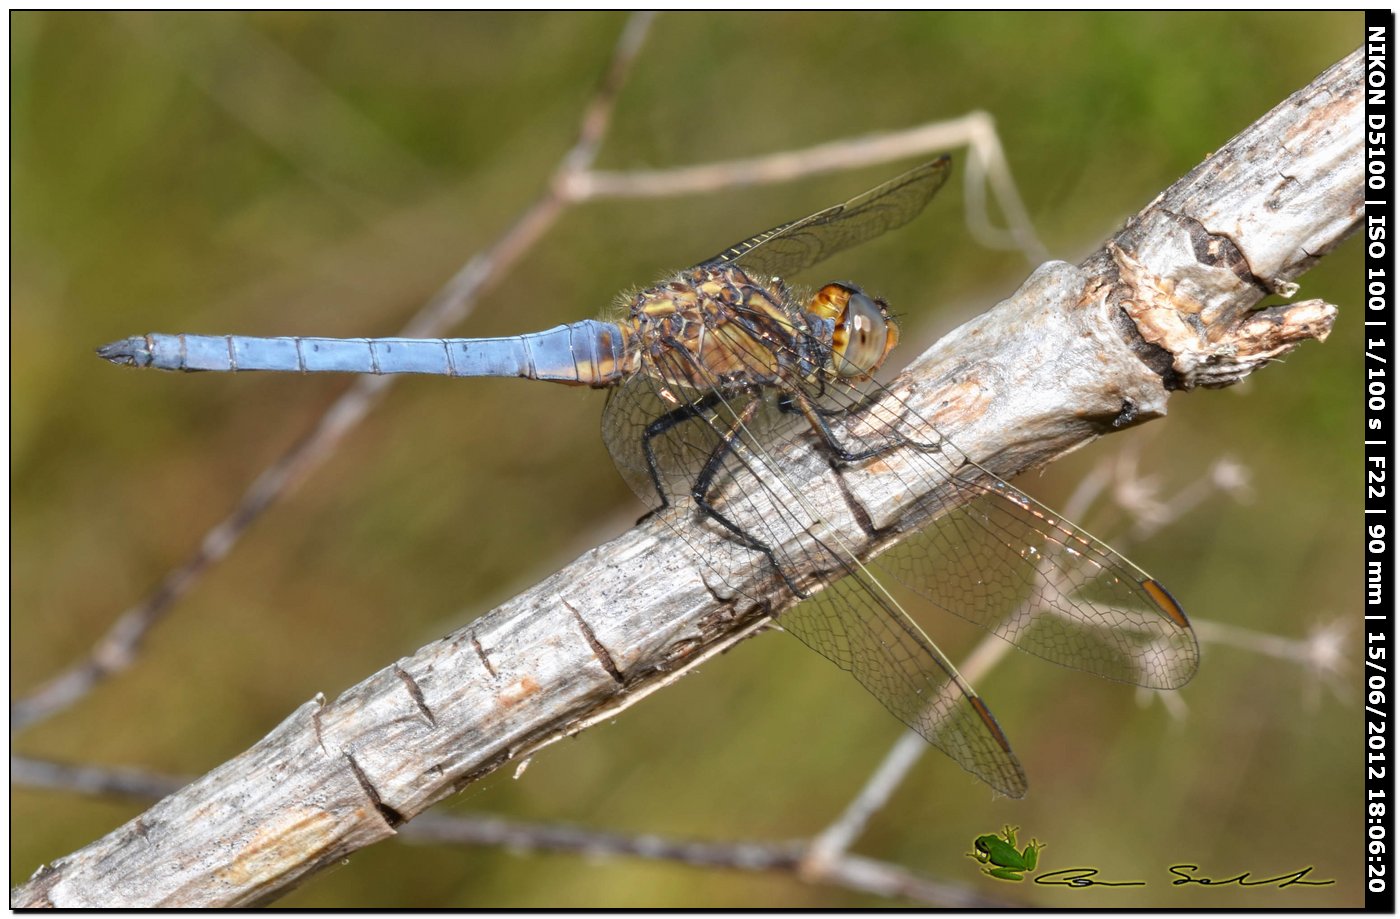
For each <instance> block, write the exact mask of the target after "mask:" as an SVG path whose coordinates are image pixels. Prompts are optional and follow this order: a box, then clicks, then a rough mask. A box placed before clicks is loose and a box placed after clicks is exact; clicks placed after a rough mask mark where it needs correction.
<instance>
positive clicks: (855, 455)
mask: <svg viewBox="0 0 1400 919" xmlns="http://www.w3.org/2000/svg"><path fill="white" fill-rule="evenodd" d="M779 407H780V408H782V410H783V411H786V412H797V413H800V414H801V415H802V416H803V417H804V418H806V419H807V423H808V424H809V425H811V426H812V430H813V431H816V432H817V434H818V436H820V437H821V439H822V440H824V441H826V444H827V446H828V447H830V448H831V451H832V453H834V454H835V456H836V458H837V459H839V460H840V461H841V462H843V463H858V462H860V461H861V460H867V459H871V458H872V457H876V456H879V455H880V454H882V453H889V452H890V451H891V450H894V449H896V448H898V447H906V446H916V447H922V446H926V445H924V444H917V443H914V442H913V441H911V440H909V438H907V437H905V436H904V435H903V434H900V433H899V432H897V431H895V432H891V434H890V438H889V440H888V441H886V442H885V443H882V444H879V445H877V446H874V447H870V448H867V449H865V450H848V449H847V448H846V446H845V445H844V444H842V443H841V441H839V440H837V439H836V432H835V431H833V430H831V425H830V424H828V423H827V420H826V416H827V415H829V414H835V413H834V412H823V411H822V410H821V408H820V407H818V406H817V405H816V404H815V403H814V402H813V401H812V400H811V398H810V397H809V396H807V395H806V394H805V393H802V392H800V391H794V392H791V393H786V394H784V396H783V399H782V402H781V403H780V405H779Z"/></svg>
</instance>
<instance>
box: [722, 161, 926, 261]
mask: <svg viewBox="0 0 1400 919" xmlns="http://www.w3.org/2000/svg"><path fill="white" fill-rule="evenodd" d="M952 165H953V162H952V160H951V159H950V158H949V157H947V156H941V157H939V158H938V159H936V160H934V161H933V162H931V163H925V164H924V165H922V166H919V167H917V168H915V169H911V170H910V171H909V172H906V173H905V174H904V175H902V176H899V177H897V178H894V179H891V180H890V181H888V182H886V183H885V184H883V185H880V186H878V187H877V188H872V189H871V190H870V191H867V192H865V193H864V194H862V195H857V196H856V197H854V198H852V199H851V200H849V201H847V202H846V203H845V204H837V205H835V206H833V207H829V208H827V209H826V210H822V211H818V212H817V213H815V214H813V215H811V216H810V217H804V218H803V219H801V220H793V221H790V222H788V223H784V224H781V225H779V226H776V227H774V228H773V229H771V230H768V231H766V232H764V233H759V234H758V235H757V236H754V237H753V238H751V239H747V240H745V241H743V242H741V243H738V244H737V245H734V246H731V247H730V248H728V249H726V250H724V251H723V252H721V253H720V254H719V255H716V256H715V257H714V258H711V259H706V260H705V261H704V262H702V263H701V264H709V263H713V262H735V263H737V264H739V265H740V266H741V267H742V268H744V269H745V270H748V271H751V272H753V273H755V274H757V275H760V276H764V277H786V276H788V275H792V274H796V273H797V272H799V271H802V270H803V269H804V268H810V267H812V266H813V265H815V264H816V263H817V262H820V261H822V260H823V259H825V258H828V257H830V256H832V255H835V254H836V253H837V252H840V251H842V250H843V249H849V248H851V247H852V246H858V245H860V244H861V243H864V242H869V241H870V240H872V239H874V238H875V237H877V236H879V235H881V234H882V233H885V232H888V231H889V230H893V229H895V228H896V227H901V226H903V225H904V224H906V223H908V222H909V221H911V220H913V219H914V218H915V217H917V216H918V215H919V212H920V211H922V210H923V209H924V207H925V206H927V205H928V203H929V201H930V200H932V199H933V196H934V194H935V193H936V192H937V191H938V190H939V189H940V188H942V187H943V183H944V182H945V181H947V179H948V174H949V173H950V172H951V171H952Z"/></svg>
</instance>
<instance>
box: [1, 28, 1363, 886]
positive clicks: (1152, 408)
mask: <svg viewBox="0 0 1400 919" xmlns="http://www.w3.org/2000/svg"><path fill="white" fill-rule="evenodd" d="M1360 106H1361V55H1360V52H1359V51H1358V52H1357V53H1354V54H1352V55H1350V56H1348V57H1347V58H1345V59H1344V60H1343V61H1341V62H1340V63H1338V64H1337V65H1335V66H1334V67H1332V68H1331V69H1329V70H1328V71H1327V72H1325V73H1324V74H1322V75H1321V76H1320V77H1318V79H1317V80H1315V81H1314V82H1313V83H1312V84H1310V85H1309V86H1308V87H1306V88H1305V89H1304V90H1302V91H1300V92H1299V93H1296V94H1294V95H1293V96H1292V97H1290V98H1289V99H1288V100H1286V101H1285V102H1283V103H1282V104H1281V105H1279V106H1278V107H1277V108H1276V109H1274V110H1273V111H1272V112H1270V113H1269V114H1268V115H1266V116H1265V117H1264V118H1262V119H1261V120H1260V121H1259V122H1257V123H1256V124H1255V125H1253V126H1251V127H1250V128H1249V129H1248V130H1246V131H1245V132H1244V133H1243V134H1241V135H1240V136H1239V137H1237V138H1236V139H1235V140H1233V141H1232V142H1231V143H1230V144H1229V145H1227V146H1226V147H1225V148H1223V149H1222V150H1220V151H1218V152H1217V153H1216V154H1214V155H1213V156H1211V157H1210V158H1209V159H1208V160H1207V161H1206V162H1205V163H1203V164H1202V165H1201V166H1200V167H1198V168H1197V169H1195V170H1194V171H1193V172H1191V173H1190V174H1189V175H1188V176H1186V177H1185V178H1184V179H1183V180H1182V181H1181V182H1179V183H1177V184H1176V185H1175V186H1173V187H1172V188H1171V189H1169V190H1168V191H1167V192H1166V193H1164V194H1163V195H1162V196H1161V197H1159V198H1158V199H1157V200H1156V201H1154V202H1153V203H1152V204H1151V205H1149V206H1148V207H1147V208H1145V209H1144V210H1143V211H1142V212H1141V213H1140V214H1138V215H1137V216H1136V217H1135V218H1134V219H1133V220H1132V221H1130V222H1129V224H1128V225H1127V226H1126V227H1125V228H1124V229H1123V230H1122V231H1121V232H1120V233H1119V234H1118V235H1117V236H1115V237H1114V239H1113V240H1111V241H1110V242H1109V243H1108V244H1107V245H1106V246H1105V247H1104V249H1103V250H1101V251H1100V252H1098V253H1096V254H1095V255H1094V256H1093V257H1091V258H1090V259H1088V260H1087V261H1086V262H1084V263H1083V264H1082V265H1080V266H1073V265H1068V264H1065V263H1062V262H1050V263H1047V264H1045V265H1043V266H1041V268H1040V269H1038V270H1037V271H1035V272H1034V273H1033V274H1032V276H1031V277H1030V278H1029V279H1028V280H1027V281H1026V282H1025V284H1024V285H1023V286H1022V287H1021V289H1020V290H1019V291H1017V292H1016V293H1015V294H1014V295H1013V296H1012V297H1010V298H1009V299H1008V300H1006V301H1004V302H1003V303H1001V304H999V305H998V306H997V307H995V308H994V309H992V310H990V311H989V312H987V313H986V314H984V315H982V316H980V317H978V318H976V319H974V320H972V321H971V322H969V323H967V324H966V325H964V326H962V327H961V328H959V329H957V330H955V331H954V332H952V333H951V334H949V335H948V336H947V337H945V338H944V339H943V340H942V341H940V342H939V343H938V344H937V345H935V346H934V347H933V348H932V349H931V350H930V351H928V352H927V353H926V354H925V355H923V356H922V357H921V358H919V360H917V361H916V362H915V363H914V364H913V365H912V366H911V367H910V368H909V369H908V370H907V371H906V373H905V374H903V375H902V376H901V377H900V378H899V379H898V380H896V381H895V383H894V384H893V385H892V389H893V390H894V391H895V392H897V393H898V394H899V395H900V396H902V397H903V398H905V399H906V400H907V401H909V402H910V403H911V404H912V405H913V406H914V407H915V409H916V410H917V411H918V412H920V413H921V414H922V415H924V416H925V417H928V418H930V419H931V420H933V421H934V422H935V423H937V424H939V426H940V427H941V428H942V429H943V430H944V431H945V432H946V433H947V434H948V435H949V436H950V437H951V438H952V439H953V441H954V442H956V443H957V444H958V445H959V447H960V448H961V449H962V450H963V451H965V452H967V453H968V454H969V455H970V456H972V457H973V458H974V459H976V460H977V461H978V462H980V463H982V464H983V465H984V466H986V467H987V468H989V469H992V470H993V471H996V472H998V473H999V474H1001V475H1004V476H1010V475H1014V474H1016V473H1018V472H1020V471H1022V470H1025V469H1028V468H1033V467H1036V466H1040V465H1043V464H1044V463H1047V462H1049V461H1050V460H1052V459H1054V458H1055V457H1056V456H1058V455H1060V454H1063V453H1065V452H1067V451H1069V450H1072V449H1075V448H1076V447H1079V446H1082V445H1083V444H1085V443H1087V442H1088V441H1090V440H1092V439H1094V438H1096V437H1098V436H1099V435H1101V434H1105V433H1109V432H1111V431H1113V430H1115V429H1116V428H1118V427H1121V426H1123V425H1125V424H1128V423H1138V422H1141V421H1143V420H1146V419H1149V418H1154V417H1158V416H1160V415H1162V414H1164V413H1165V412H1166V400H1167V395H1168V393H1169V391H1170V390H1172V389H1185V388H1190V387H1193V386H1197V385H1206V386H1216V385H1225V384H1227V383H1230V382H1234V381H1235V380H1238V379H1240V378H1242V377H1243V376H1245V375H1246V374H1248V373H1249V372H1250V371H1252V370H1253V369H1255V368H1257V367H1259V366H1261V365H1262V364H1263V363H1264V362H1267V361H1268V360H1270V359H1271V358H1272V357H1274V356H1276V355H1277V354H1278V353H1281V352H1282V351H1284V350H1287V349H1289V348H1291V347H1293V346H1295V345H1296V344H1298V343H1299V342H1301V341H1304V340H1306V339H1308V338H1318V339H1321V338H1324V337H1325V336H1326V334H1327V333H1328V331H1329V330H1330V327H1331V322H1332V319H1333V317H1334V315H1335V308H1334V307H1332V306H1330V305H1328V304H1322V303H1320V302H1318V301H1306V302H1303V303H1297V304H1292V305H1286V306H1275V307H1269V308H1267V309H1265V310H1262V311H1251V310H1252V308H1253V307H1254V305H1255V304H1256V303H1257V302H1258V301H1259V300H1260V299H1261V298H1262V297H1264V296H1265V295H1266V294H1269V293H1277V292H1289V291H1290V289H1291V287H1292V285H1291V284H1290V281H1291V279H1292V278H1294V277H1296V276H1297V275H1299V274H1301V273H1302V272H1303V271H1304V270H1306V269H1307V268H1308V267H1309V266H1310V265H1311V264H1312V263H1313V262H1314V261H1316V259H1317V258H1318V257H1320V256H1321V255H1322V254H1324V253H1325V252H1327V251H1328V250H1330V249H1331V248H1332V247H1333V246H1334V245H1336V243H1337V242H1338V241H1339V240H1340V239H1342V238H1343V237H1344V236H1345V235H1346V234H1347V233H1348V232H1350V231H1351V230H1352V229H1354V228H1355V226H1356V225H1357V222H1358V221H1359V219H1360V214H1361V206H1362V175H1361V162H1362V158H1361V143H1362V131H1361V116H1360V111H1361V109H1360ZM805 449H806V445H804V444H802V443H795V444H793V447H792V451H793V452H792V453H791V455H788V456H785V457H784V460H785V461H790V462H791V463H793V464H796V465H798V466H800V465H801V464H803V463H804V462H809V461H811V457H810V456H808V455H806V454H805V453H804V450H805ZM890 461H891V462H897V461H898V457H897V456H895V457H892V458H891V460H890ZM877 478H878V477H875V476H870V475H868V474H858V475H855V476H853V477H851V486H852V489H853V490H857V489H863V488H866V487H868V486H878V484H879V483H878V481H877ZM876 492H878V489H876ZM858 493H860V494H861V500H862V501H866V502H867V505H868V506H872V507H875V509H876V510H878V502H881V501H886V500H890V499H888V498H887V497H886V496H883V495H880V494H878V493H875V494H874V495H873V497H867V495H869V494H871V493H870V492H866V491H859V492H858ZM833 513H834V514H837V513H840V512H839V511H835V510H834V511H833ZM736 587H739V588H741V589H743V590H744V591H745V592H746V593H750V595H752V596H758V597H760V598H761V599H762V601H763V602H756V601H753V600H749V601H744V602H742V603H740V602H737V601H733V600H729V601H725V600H721V599H720V598H718V597H717V596H716V594H715V593H714V592H712V591H711V589H710V588H709V587H708V586H707V579H706V575H705V573H704V570H703V569H702V567H701V562H700V560H699V559H698V558H695V557H694V556H693V555H692V553H691V552H689V551H688V550H687V549H686V548H685V547H684V546H678V545H677V544H676V541H675V540H674V539H673V538H671V536H670V534H669V532H668V531H667V530H666V529H665V528H664V526H663V525H662V524H659V523H656V522H652V523H648V524H644V525H640V526H638V527H636V528H634V529H633V530H631V531H630V532H628V533H626V534H625V535H623V536H622V537H620V538H619V539H616V540H614V541H613V542H611V543H609V544H607V545H605V546H602V547H599V548H598V549H595V550H593V551H591V552H588V553H586V554H585V555H584V556H583V557H581V558H580V559H578V560H577V561H575V562H574V563H572V564H571V565H569V566H568V567H566V568H565V569H563V570H562V571H560V572H558V573H557V574H555V575H553V576H552V577H550V578H548V579H546V580H545V581H544V582H543V583H541V584H539V585H538V586H536V587H535V588H533V589H531V590H529V591H527V592H526V593H524V594H522V595H520V596H519V597H517V598H515V599H514V600H512V601H510V602H509V603H506V604H505V605H503V606H501V607H500V608H498V609H496V610H494V611H493V612H491V613H489V614H488V615H486V616H484V617H482V618H481V619H480V620H479V621H477V622H475V623H473V624H472V625H470V626H468V627H466V628H463V629H461V630H459V631H457V632H455V633H453V634H452V635H449V636H447V637H446V638H444V639H442V640H440V641H437V642H434V643H432V644H430V645H428V646H426V647H424V648H423V649H421V650H420V651H419V652H417V653H416V654H414V655H412V656H410V657H406V658H404V659H402V660H400V661H398V662H396V663H394V664H393V665H391V666H390V667H387V668H386V669H384V670H382V671H380V672H379V673H377V674H375V675H374V676H372V677H370V678H369V679H367V680H365V681H364V682H362V683H361V684H359V685H358V686H355V687H353V688H351V689H350V690H348V691H346V692H345V693H343V694H342V695H341V696H340V697H339V698H337V699H336V700H334V701H333V702H329V703H328V702H326V701H325V700H324V699H323V698H319V697H318V698H316V699H314V700H312V701H310V702H308V703H306V704H305V705H303V706H301V707H300V708H298V709H297V710H296V711H295V712H293V713H292V714H291V715H290V716H289V717H288V718H287V719H286V720H285V721H284V722H283V723H282V724H281V725H279V726H278V727H277V728H276V729H275V730H274V731H273V732H272V733H271V734H269V735H268V736H267V737H266V738H264V739H263V740H262V741H260V742H259V743H258V744H257V745H255V746H254V747H253V748H252V749H250V750H249V751H247V752H246V753H244V754H242V755H241V756H239V757H237V758H235V759H233V760H231V761H229V762H228V763H225V764H224V765H222V766H220V767H219V768H217V769H215V770H214V771H212V772H210V773H208V774H207V775H205V776H204V777H202V778H200V779H199V780H197V781H195V782H194V783H192V784H190V785H189V786H187V787H186V788H184V789H182V790H181V791H179V792H177V793H175V794H173V795H171V796H169V797H167V798H166V799H165V800H163V801H161V802H160V803H158V804H156V805H155V806H154V807H152V808H151V809H150V810H148V811H147V812H146V813H144V814H142V815H141V816H139V817H137V818H136V819H134V820H132V821H130V822H128V823H127V824H125V825H124V826H122V827H120V828H118V829H117V830H115V831H113V832H112V833H110V834H108V835H107V836H106V837H104V838H102V839H100V840H98V841H97V842H94V843H93V844H91V845H89V846H87V847H86V848H84V849H82V850H80V851H78V852H75V853H73V854H72V855H69V856H67V857H65V858H62V859H59V860H57V861H55V862H54V863H53V864H52V865H48V866H45V867H43V868H41V869H40V870H39V871H38V872H36V874H35V875H34V876H33V877H32V878H31V879H30V880H29V881H28V882H27V883H26V884H24V885H22V886H20V887H18V888H16V889H15V890H14V891H13V892H12V895H11V904H12V905H13V906H16V907H25V906H43V905H52V906H63V907H77V906H104V907H121V906H187V907H188V906H233V905H239V904H250V903H260V902H266V901H269V900H271V899H274V898H275V897H277V896H279V895H281V894H282V893H284V892H286V891H287V890H288V889H289V888H291V887H292V886H294V885H295V884H297V883H298V882H299V881H301V880H303V879H305V878H306V877H308V876H309V875H311V874H313V873H314V872H316V871H317V870H319V869H320V868H322V867H325V866H327V865H330V864H333V863H335V862H337V861H339V860H340V859H342V858H344V857H345V856H347V855H349V854H350V853H352V852H354V851H355V850H357V849H359V848H361V847H363V846H365V845H368V844H370V843H373V842H375V841H377V840H380V839H383V838H385V837H387V836H390V835H392V834H393V833H394V832H395V827H396V826H398V825H400V824H401V823H403V822H404V821H405V820H408V819H411V818H412V817H414V816H416V815H418V814H419V813H421V812H423V811H424V810H425V809H427V808H428V807H430V806H431V805H432V804H433V803H435V802H437V801H440V800H442V799H443V798H445V797H447V796H449V795H451V794H453V793H454V792H456V791H458V790H459V789H461V788H462V787H464V786H465V785H467V784H469V783H471V782H472V781H474V780H475V779H477V778H479V777H481V776H483V775H485V774H487V773H489V772H491V771H492V770H494V769H496V768H498V767H499V766H501V765H503V764H504V763H507V762H509V761H511V760H516V759H521V758H524V757H528V756H529V755H531V754H532V753H534V752H536V751H538V750H540V749H541V748H543V747H545V746H547V745H549V744H551V743H553V742H555V741H556V740H559V739H560V738H562V737H567V736H570V735H572V734H575V733H577V732H579V731H581V730H583V729H584V728H586V727H588V726H589V725H591V724H593V723H596V722H597V721H599V720H602V719H606V718H610V717H613V716H614V715H616V714H617V712H619V711H621V710H622V709H625V708H627V707H628V706H630V705H632V704H634V703H636V702H637V701H639V700H640V699H641V698H643V697H644V696H646V695H647V694H649V693H650V692H653V691H655V690H657V689H659V688H661V687H663V686H665V685H667V684H669V683H670V682H672V681H674V680H676V679H677V678H678V677H680V676H681V675H683V674H684V673H685V672H686V671H687V670H689V669H690V668H692V667H694V666H696V665H697V664H699V663H700V662H702V661H704V660H705V659H707V658H708V657H709V656H710V655H712V654H715V653H718V652H719V651H721V650H723V649H725V648H727V647H730V646H732V645H733V644H735V643H736V642H738V641H739V640H741V639H742V638H743V637H745V636H747V635H750V634H752V633H753V632H754V631H756V630H757V629H759V628H761V627H762V626H763V624H764V623H765V622H766V621H767V618H766V617H767V614H768V612H769V610H770V609H772V610H773V611H778V610H780V609H781V608H782V605H783V604H784V603H785V602H787V600H786V598H785V597H783V596H782V595H781V594H779V593H778V592H777V591H776V589H775V588H774V587H773V586H772V585H771V584H769V585H767V586H764V585H736Z"/></svg>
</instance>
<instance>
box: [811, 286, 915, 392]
mask: <svg viewBox="0 0 1400 919" xmlns="http://www.w3.org/2000/svg"><path fill="white" fill-rule="evenodd" d="M807 312H809V313H811V314H812V315H814V316H816V317H817V318H819V319H827V320H830V321H831V322H832V323H833V329H832V335H831V353H832V357H833V360H834V363H835V369H836V373H837V375H838V376H841V377H845V378H847V379H858V378H862V377H868V376H870V375H871V374H873V373H874V372H875V371H876V370H878V369H879V368H880V365H881V364H883V363H884V362H885V358H886V357H888V356H889V353H890V352H891V351H893V350H894V346H895V345H897V344H899V326H897V325H896V324H895V321H894V319H893V318H892V317H891V316H890V311H889V307H888V306H887V305H886V303H885V301H883V300H877V299H872V298H871V297H868V296H866V295H865V293H864V292H863V291H861V289H860V288H858V287H855V286H854V285H850V284H840V283H832V284H828V285H826V286H825V287H823V288H822V289H821V290H819V291H817V292H816V294H815V295H814V296H813V297H812V301H811V302H810V303H809V304H807Z"/></svg>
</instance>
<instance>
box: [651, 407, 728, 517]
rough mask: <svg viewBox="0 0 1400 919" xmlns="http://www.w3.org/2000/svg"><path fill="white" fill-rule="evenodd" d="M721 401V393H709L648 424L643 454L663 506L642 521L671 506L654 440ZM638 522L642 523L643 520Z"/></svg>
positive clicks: (697, 416) (653, 510)
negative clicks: (653, 446) (652, 443)
mask: <svg viewBox="0 0 1400 919" xmlns="http://www.w3.org/2000/svg"><path fill="white" fill-rule="evenodd" d="M719 401H720V394H719V393H717V392H711V393H708V394H706V395H705V397H704V398H701V399H697V400H696V401H694V402H689V403H687V404H685V405H682V406H681V407H680V408H677V409H673V410H672V411H669V412H667V413H666V414H664V415H662V416H661V417H659V418H657V419H655V420H654V421H652V422H651V423H650V424H648V425H647V427H646V430H645V431H644V432H642V453H643V455H644V456H646V460H647V473H648V474H649V475H650V476H651V484H652V487H653V488H655V489H656V495H657V497H658V498H660V499H661V504H660V505H659V506H657V507H655V508H653V509H652V510H651V511H649V512H647V514H646V515H644V516H643V517H642V520H645V519H647V517H650V516H651V515H652V514H655V513H657V512H659V511H663V510H665V509H666V508H667V507H669V506H670V505H671V499H670V498H668V497H667V496H666V488H665V486H663V485H662V483H661V467H660V466H659V465H658V464H657V461H656V451H655V450H653V449H652V446H651V442H652V440H654V439H655V438H657V437H660V436H661V435H662V434H665V433H666V432H667V431H669V430H671V428H674V427H675V426H676V425H678V424H682V423H684V422H686V421H689V420H690V419H692V418H699V417H700V416H701V415H703V414H704V413H705V412H708V411H709V410H710V409H712V408H714V407H715V406H716V405H718V404H719ZM637 522H638V523H640V522H641V520H639V521H637Z"/></svg>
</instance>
